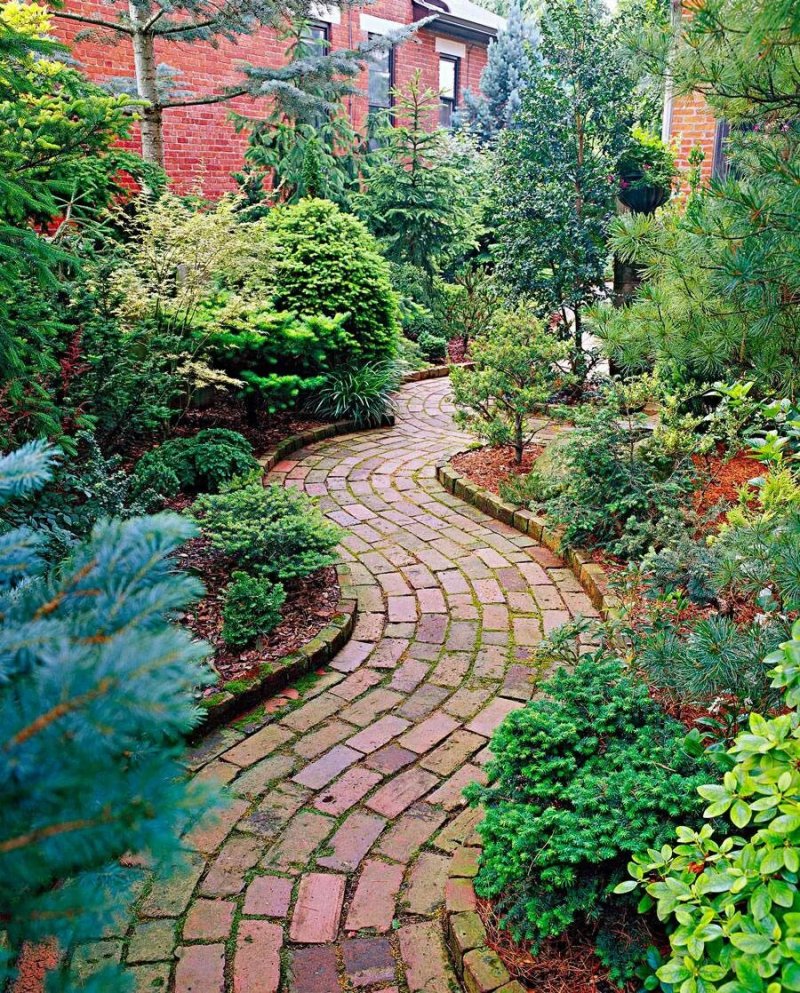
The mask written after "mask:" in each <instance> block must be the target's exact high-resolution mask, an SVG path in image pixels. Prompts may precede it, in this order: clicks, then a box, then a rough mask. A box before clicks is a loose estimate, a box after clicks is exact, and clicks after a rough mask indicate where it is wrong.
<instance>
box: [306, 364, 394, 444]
mask: <svg viewBox="0 0 800 993" xmlns="http://www.w3.org/2000/svg"><path fill="white" fill-rule="evenodd" d="M401 381H402V376H401V373H400V369H399V367H398V365H397V363H395V362H370V363H367V364H366V365H362V366H358V367H350V368H345V369H340V370H338V371H336V372H331V373H329V374H328V375H327V376H326V377H325V381H324V382H323V384H322V386H321V387H320V388H319V389H318V390H317V391H316V392H315V394H314V396H313V398H312V399H311V401H310V402H309V404H308V409H309V411H311V412H312V413H314V414H316V415H318V416H319V417H324V418H327V419H330V420H334V421H340V420H349V421H352V422H353V423H354V424H355V425H356V427H360V428H361V427H375V426H377V425H379V424H382V423H384V422H385V421H386V420H387V418H389V417H391V416H392V415H393V414H394V409H395V407H394V400H393V398H392V393H394V391H395V390H396V389H397V388H398V387H399V386H400V383H401Z"/></svg>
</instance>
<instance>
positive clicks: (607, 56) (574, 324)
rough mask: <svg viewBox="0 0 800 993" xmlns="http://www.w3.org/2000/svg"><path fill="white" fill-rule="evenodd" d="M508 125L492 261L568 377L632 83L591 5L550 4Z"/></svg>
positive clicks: (601, 266) (609, 206)
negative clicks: (567, 349) (557, 347)
mask: <svg viewBox="0 0 800 993" xmlns="http://www.w3.org/2000/svg"><path fill="white" fill-rule="evenodd" d="M538 56H539V57H538V58H537V59H536V60H534V61H533V63H532V65H531V68H530V73H529V80H530V82H529V85H528V86H527V87H526V88H525V91H524V93H523V98H522V109H521V110H520V111H519V113H518V115H517V117H516V118H515V122H514V126H513V127H511V128H507V129H506V130H505V131H504V132H503V133H502V134H501V136H500V139H499V142H498V168H497V177H496V184H495V186H496V192H495V201H496V206H497V211H496V214H497V224H498V242H499V252H498V262H499V270H500V273H501V275H502V277H504V278H505V280H506V281H507V283H508V284H509V285H510V286H511V287H512V288H513V289H514V290H515V291H516V293H517V294H519V295H520V296H529V297H531V298H533V299H534V300H536V302H537V304H538V305H539V307H540V309H541V316H542V317H546V318H550V317H556V318H557V327H558V329H559V333H560V334H561V336H562V337H563V338H564V339H565V340H569V341H570V342H571V365H572V372H573V373H574V374H575V376H576V377H577V379H578V380H579V381H582V380H583V379H584V378H585V376H586V374H587V371H588V367H589V365H590V361H589V357H588V355H587V352H586V351H585V349H584V344H583V331H584V324H583V311H584V308H585V307H586V305H587V304H589V303H590V302H591V301H592V300H594V299H595V297H596V295H597V294H598V292H600V291H602V289H603V286H604V279H605V265H606V258H607V254H608V250H607V235H608V227H609V224H610V222H611V219H612V217H613V216H614V211H615V204H616V192H617V187H616V183H615V177H614V170H615V167H616V163H617V160H618V158H619V155H620V152H621V151H622V149H623V148H624V147H625V145H626V143H627V142H628V140H629V134H630V127H631V123H632V113H631V108H630V97H631V91H632V83H631V80H630V79H629V78H628V76H627V73H626V71H625V65H624V57H623V51H622V48H621V46H620V44H619V41H618V39H617V36H616V34H615V31H614V25H613V22H612V21H611V19H610V17H609V16H608V13H607V11H606V10H605V8H604V7H603V5H602V3H600V2H599V0H552V3H551V4H550V5H549V7H548V10H547V13H546V14H545V16H544V18H543V19H542V24H541V40H540V43H539V49H538Z"/></svg>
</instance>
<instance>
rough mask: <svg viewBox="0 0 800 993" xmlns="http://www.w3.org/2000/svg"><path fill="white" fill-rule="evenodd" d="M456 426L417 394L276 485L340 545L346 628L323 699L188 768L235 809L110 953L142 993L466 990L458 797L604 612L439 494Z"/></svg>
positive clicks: (438, 392)
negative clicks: (460, 947) (457, 963)
mask: <svg viewBox="0 0 800 993" xmlns="http://www.w3.org/2000/svg"><path fill="white" fill-rule="evenodd" d="M451 414H452V406H451V404H450V400H449V384H448V382H447V380H444V379H441V380H430V381H427V382H422V383H417V384H413V385H409V386H407V387H404V388H403V389H402V391H401V392H400V394H399V397H398V414H397V423H396V425H395V426H394V427H393V428H386V429H380V430H376V431H371V432H366V433H358V434H352V435H344V436H341V437H339V438H334V439H330V440H327V441H323V442H319V443H317V444H314V445H311V446H309V447H308V448H305V449H303V450H301V451H298V452H295V453H294V454H292V455H291V456H288V457H287V458H286V459H284V460H283V461H282V462H281V463H280V464H279V465H278V466H276V469H275V471H274V476H273V478H274V479H275V481H277V482H285V483H286V484H287V485H293V486H298V487H300V488H301V489H305V491H306V492H307V493H309V494H310V495H311V496H314V497H318V498H319V501H320V508H321V510H322V511H323V513H324V514H326V515H327V516H328V517H330V518H331V519H332V520H334V521H338V522H339V523H341V524H342V525H343V526H344V527H345V528H346V529H347V530H348V532H349V533H348V534H347V535H346V536H345V537H344V539H343V542H342V548H341V555H342V559H343V562H344V565H345V566H346V567H347V568H349V570H350V575H349V580H348V581H349V583H350V584H351V590H352V591H353V592H352V594H351V595H353V596H355V597H356V598H357V600H358V605H359V613H358V617H357V621H356V627H355V631H354V634H353V638H352V640H351V641H350V642H348V644H347V645H345V647H344V648H343V649H342V650H341V651H340V652H339V653H338V654H337V655H336V656H335V657H334V658H333V659H331V661H330V666H329V668H328V669H327V670H326V671H325V672H322V671H320V672H318V673H317V681H316V683H315V684H314V685H313V686H311V687H310V688H309V687H308V685H307V684H306V688H305V689H303V690H300V686H298V688H297V689H291V688H290V689H288V690H287V691H284V692H283V693H281V694H280V698H279V699H276V700H274V701H268V702H267V705H266V707H265V708H264V716H263V717H260V718H256V719H254V723H253V725H252V730H251V731H250V732H249V733H247V732H246V731H242V730H241V725H240V724H238V722H237V728H235V729H234V728H226V729H223V730H221V731H219V732H215V733H214V734H212V735H209V736H208V737H207V738H206V739H204V741H202V742H201V743H200V744H199V745H198V746H196V747H195V748H194V749H193V751H192V752H191V753H190V754H189V756H187V765H188V766H189V768H190V769H191V770H192V771H193V773H194V774H196V775H198V776H199V777H200V778H201V779H203V780H206V781H209V782H215V783H220V784H226V786H225V791H226V792H227V793H228V794H229V796H230V802H229V803H228V804H227V806H224V807H222V808H221V809H220V810H219V812H218V813H217V814H216V815H215V816H214V817H209V818H206V819H204V820H203V821H202V822H201V823H200V824H198V825H196V826H194V827H193V830H192V831H191V833H190V834H189V835H188V836H187V838H186V842H187V847H189V848H190V849H191V851H190V853H189V856H188V859H187V867H186V870H185V872H184V873H183V874H182V875H180V876H178V877H175V878H174V879H170V880H164V881H156V882H155V883H154V885H153V886H152V888H151V889H149V890H146V891H145V892H144V895H143V899H142V901H141V905H140V910H139V913H140V914H141V918H140V919H137V920H135V921H133V922H132V926H131V927H130V929H129V930H128V931H127V932H126V934H127V937H126V938H125V939H124V940H122V941H121V942H119V946H118V948H117V952H116V954H119V952H120V951H121V955H122V961H123V963H125V964H126V965H127V966H128V967H129V969H130V971H131V974H132V976H133V978H134V982H135V984H137V988H139V987H141V986H142V984H143V983H144V984H148V983H151V982H152V981H153V979H155V980H158V981H160V983H161V986H162V987H163V988H164V990H165V991H166V990H169V991H170V993H172V991H173V989H174V993H251V990H252V991H258V993H342V990H352V991H354V993H358V991H359V990H362V989H363V990H365V991H369V993H398V990H403V991H404V993H406V991H408V993H423V991H424V993H453V991H457V990H459V989H460V988H461V985H460V983H459V982H458V979H457V977H456V975H455V973H454V972H453V970H452V968H451V966H450V963H449V960H448V957H447V952H446V949H445V945H444V940H443V933H442V925H441V920H440V919H439V917H438V914H439V911H440V909H441V907H442V905H443V904H444V903H445V902H446V903H447V905H448V906H449V907H450V908H451V909H454V908H455V909H458V910H459V911H460V912H462V913H464V914H470V913H471V912H472V910H473V908H474V905H475V896H474V891H473V889H472V880H471V876H472V875H473V874H474V871H475V861H474V858H471V859H469V860H468V863H467V862H465V864H464V865H456V866H455V869H456V870H458V873H459V874H458V875H454V874H453V872H452V871H451V872H449V873H448V871H447V870H448V866H451V856H452V854H453V852H454V851H456V850H457V849H458V847H459V846H460V845H461V844H462V843H463V841H464V840H465V839H466V838H468V837H470V835H472V833H473V832H474V829H475V824H476V822H477V819H478V817H479V814H478V812H477V811H474V810H470V809H465V808H464V800H463V797H462V791H463V788H464V786H465V785H466V784H467V783H468V782H471V781H473V780H482V779H483V777H484V776H485V773H484V770H483V765H484V763H485V762H486V760H487V757H488V755H489V752H488V749H487V743H488V739H489V737H490V736H491V734H492V732H493V731H494V730H495V728H496V727H497V726H498V725H499V724H500V723H501V722H502V721H503V720H504V719H505V717H506V716H507V715H508V714H509V713H510V712H511V711H513V710H515V709H517V708H519V707H522V706H524V705H525V702H526V701H527V700H528V699H529V698H530V696H531V695H532V693H534V692H535V672H534V671H532V670H531V668H530V667H529V666H528V665H527V664H526V663H527V660H528V659H530V658H531V657H532V654H533V652H534V651H535V647H536V646H537V645H538V644H539V643H540V641H541V640H542V639H543V638H544V637H545V635H546V634H547V633H548V632H549V631H551V630H552V629H553V627H554V626H556V625H557V624H559V623H562V622H563V621H564V620H567V619H569V618H570V617H572V616H574V615H575V614H577V613H589V612H590V610H591V605H590V604H589V603H588V601H587V598H586V597H585V596H584V594H583V592H582V590H581V588H580V586H579V584H577V583H576V581H575V579H574V576H572V573H571V572H570V571H569V570H568V569H566V567H565V565H564V563H563V562H562V561H561V560H560V559H559V558H558V557H557V556H555V555H554V554H553V553H552V552H551V551H550V550H549V549H546V548H544V547H541V546H538V545H536V544H535V543H534V542H533V541H532V540H531V539H529V538H528V537H526V536H524V535H520V534H519V533H518V532H516V531H513V529H511V528H509V527H508V526H506V525H504V524H501V523H500V522H498V521H495V520H492V519H491V518H489V517H487V516H486V515H485V514H483V513H482V512H481V511H479V510H477V509H476V508H473V507H469V506H466V505H465V504H462V503H461V502H460V501H459V500H457V499H456V498H455V497H453V496H451V495H450V494H448V493H446V492H445V491H444V490H443V489H442V488H441V486H440V485H439V483H438V482H437V480H436V478H435V465H436V463H437V462H438V461H439V460H441V459H443V458H447V457H448V456H449V455H451V454H453V453H454V452H456V451H459V450H462V449H463V448H464V447H466V445H467V444H468V442H469V438H468V436H466V435H464V434H462V433H460V432H459V431H457V430H456V429H455V427H454V425H453V421H452V417H451ZM451 868H452V866H451ZM448 874H449V875H450V876H451V878H449V879H448V878H447V876H448ZM184 915H185V917H184ZM426 918H427V919H426Z"/></svg>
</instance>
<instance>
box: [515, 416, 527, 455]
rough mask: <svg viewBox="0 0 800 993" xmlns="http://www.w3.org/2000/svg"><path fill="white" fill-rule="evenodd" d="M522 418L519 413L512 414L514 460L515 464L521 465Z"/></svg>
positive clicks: (522, 446)
mask: <svg viewBox="0 0 800 993" xmlns="http://www.w3.org/2000/svg"><path fill="white" fill-rule="evenodd" d="M523 420H524V419H523V417H522V415H521V414H514V461H515V462H516V463H517V465H522V452H523V449H524V447H525V445H524V442H523V437H522V429H523V426H524V425H523Z"/></svg>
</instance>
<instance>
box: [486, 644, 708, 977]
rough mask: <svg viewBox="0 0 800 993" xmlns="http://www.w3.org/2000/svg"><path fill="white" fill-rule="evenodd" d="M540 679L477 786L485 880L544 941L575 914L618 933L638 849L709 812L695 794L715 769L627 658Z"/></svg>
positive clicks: (534, 937)
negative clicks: (696, 752)
mask: <svg viewBox="0 0 800 993" xmlns="http://www.w3.org/2000/svg"><path fill="white" fill-rule="evenodd" d="M542 689H543V690H544V692H545V693H546V694H547V695H546V697H544V698H543V699H540V700H537V701H536V702H534V703H529V704H528V705H527V706H526V707H524V708H523V709H521V710H517V711H514V712H513V713H512V714H510V715H509V716H508V717H507V718H506V720H505V721H504V722H503V724H502V725H501V726H500V728H498V730H497V731H496V732H495V735H494V737H493V739H492V743H491V749H492V751H493V752H494V756H495V757H494V758H493V759H492V761H491V762H490V763H489V765H488V766H487V772H488V775H489V781H490V785H489V786H487V787H477V786H472V787H470V794H469V795H470V799H471V802H472V803H473V804H478V803H480V804H481V805H482V806H483V807H484V809H485V811H486V815H485V818H484V820H483V822H482V823H481V824H480V825H479V827H478V831H479V833H480V834H481V836H482V838H483V842H484V849H483V856H482V858H481V866H480V870H479V873H478V877H477V879H476V890H477V892H478V893H479V895H481V896H484V897H489V898H491V899H493V900H495V901H496V904H495V905H496V907H497V909H498V911H499V913H500V915H501V920H502V923H503V926H504V927H506V928H508V929H509V930H510V931H511V933H512V934H513V935H514V936H515V938H516V939H518V940H519V939H527V940H529V941H531V942H532V945H533V950H534V952H535V951H536V950H537V949H538V948H540V947H541V944H542V942H543V941H544V940H545V939H546V938H548V937H551V936H556V935H560V934H562V933H563V932H564V931H565V930H566V929H567V928H568V927H570V925H572V924H573V923H577V924H578V925H579V926H582V927H585V926H586V925H587V924H589V925H590V926H591V927H592V929H593V931H594V929H595V928H596V927H597V925H598V922H599V926H600V929H601V930H606V931H609V932H611V933H612V934H613V933H614V930H615V928H618V927H619V924H620V922H619V916H618V914H615V911H614V901H612V900H610V894H611V891H612V889H613V887H614V886H615V885H616V884H617V883H618V882H619V881H620V880H621V879H622V877H623V876H624V873H625V864H626V862H627V861H628V859H629V858H630V854H629V853H633V852H636V851H640V850H641V849H642V848H644V847H650V848H653V847H656V846H659V845H661V844H662V843H663V842H664V841H665V840H666V839H667V838H668V837H669V836H670V834H671V833H672V832H673V831H674V830H675V825H676V824H677V823H680V822H681V820H684V819H686V818H692V817H693V816H694V815H695V813H697V814H698V815H699V804H698V802H697V799H696V797H695V796H693V795H692V794H693V790H694V788H695V787H696V786H697V785H699V784H700V783H701V782H702V781H703V777H704V776H706V775H707V769H706V768H705V767H704V765H703V764H702V763H699V762H697V761H696V760H695V759H692V758H690V756H689V755H688V753H687V752H686V751H685V749H684V747H683V739H684V736H685V731H684V729H683V727H682V726H681V725H680V724H678V723H677V722H676V721H674V720H672V719H671V718H669V717H668V716H667V715H666V714H665V713H664V711H663V710H662V709H661V707H660V706H659V705H658V704H657V703H655V702H654V701H653V700H652V699H651V698H650V694H649V691H648V688H647V686H646V685H645V684H644V683H643V682H641V681H640V680H638V679H637V678H635V677H634V676H633V675H631V674H629V673H627V672H626V670H625V669H624V667H623V665H622V664H621V663H620V662H619V661H618V660H616V659H613V658H611V657H608V656H605V655H604V654H603V653H602V652H598V653H596V654H595V655H591V656H584V657H583V658H582V659H581V661H580V662H578V664H577V666H576V668H575V669H574V671H572V672H568V671H566V670H563V669H562V670H560V671H559V672H558V673H557V674H556V675H555V676H554V677H553V679H551V680H550V681H549V682H548V683H546V684H545V685H544V686H543V687H542ZM617 978H622V977H617Z"/></svg>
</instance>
